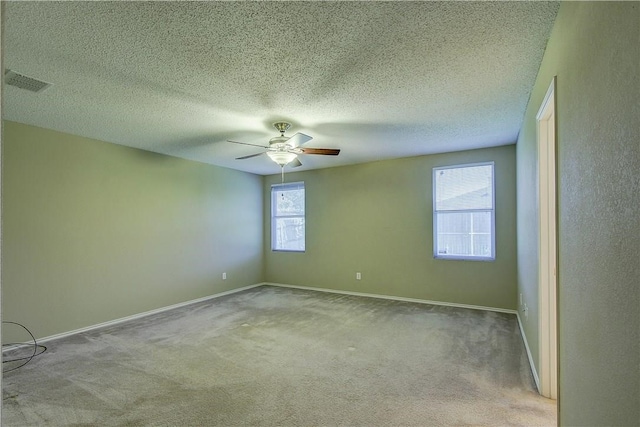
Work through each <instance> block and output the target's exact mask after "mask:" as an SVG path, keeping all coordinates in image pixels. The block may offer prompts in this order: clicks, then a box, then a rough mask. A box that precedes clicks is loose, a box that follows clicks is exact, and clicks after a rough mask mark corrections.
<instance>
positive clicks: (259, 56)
mask: <svg viewBox="0 0 640 427" xmlns="http://www.w3.org/2000/svg"><path fill="white" fill-rule="evenodd" d="M5 7H6V10H5V12H6V19H5V46H4V55H5V67H6V68H9V69H13V70H15V71H17V72H20V73H24V74H26V75H29V76H33V77H36V78H39V79H42V80H45V81H47V82H52V83H54V86H53V87H51V88H49V89H48V90H47V91H46V92H44V93H42V94H32V93H29V92H25V91H22V90H20V89H17V88H14V87H7V88H6V91H5V93H4V94H3V95H4V97H5V100H4V101H5V108H6V110H5V112H4V113H5V116H4V118H5V119H8V120H13V121H17V122H22V123H27V124H31V125H36V126H40V127H45V128H50V129H54V130H59V131H63V132H69V133H72V134H78V135H82V136H86V137H91V138H96V139H100V140H104V141H108V142H114V143H117V144H123V145H128V146H132V147H137V148H141V149H144V150H151V151H156V152H160V153H165V154H170V155H174V156H178V157H183V158H187V159H192V160H197V161H201V162H205V163H210V164H215V165H220V166H225V167H232V168H236V169H240V170H245V171H251V172H254V173H259V174H271V173H275V172H277V171H278V167H277V166H276V165H275V164H273V163H272V162H271V161H269V160H268V158H266V156H259V157H257V158H252V159H249V160H243V161H237V160H234V158H235V157H238V156H243V155H247V154H252V153H254V152H255V150H253V149H252V147H247V146H238V145H233V144H229V143H227V142H225V141H226V140H227V139H236V140H241V141H245V142H251V143H258V144H265V143H266V142H267V141H268V139H269V138H270V137H272V136H276V135H277V132H276V131H275V129H273V128H272V127H271V124H272V123H273V122H274V121H277V120H282V119H284V120H286V121H289V122H291V123H292V124H293V126H292V128H291V130H290V131H289V134H292V133H295V132H298V131H299V132H304V133H307V134H309V135H311V136H313V137H314V140H313V141H311V142H309V143H308V146H309V147H327V148H334V147H336V148H341V149H342V152H341V154H340V156H338V157H325V156H303V157H302V162H303V164H304V166H303V167H302V169H305V168H310V169H311V168H320V167H328V166H335V165H341V164H352V163H360V162H366V161H372V160H378V159H383V158H393V157H404V156H414V155H422V154H430V153H436V152H446V151H456V150H463V149H470V148H480V147H487V146H496V145H504V144H511V143H514V142H515V141H516V139H517V135H518V131H519V129H520V126H521V123H522V119H523V115H524V110H525V107H526V103H527V100H528V97H529V93H530V91H531V88H532V87H533V84H534V82H535V78H536V74H537V71H538V67H539V64H540V61H541V59H542V55H543V52H544V49H545V46H546V41H547V37H548V35H549V33H550V31H551V27H552V25H553V21H554V19H555V15H556V12H557V9H558V3H555V2H554V3H547V2H501V3H493V2H370V3H369V2H241V3H238V2H151V3H148V2H9V3H7V4H6V5H5Z"/></svg>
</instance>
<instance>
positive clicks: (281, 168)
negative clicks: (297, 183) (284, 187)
mask: <svg viewBox="0 0 640 427" xmlns="http://www.w3.org/2000/svg"><path fill="white" fill-rule="evenodd" d="M280 170H281V172H282V183H283V184H284V165H281V166H280Z"/></svg>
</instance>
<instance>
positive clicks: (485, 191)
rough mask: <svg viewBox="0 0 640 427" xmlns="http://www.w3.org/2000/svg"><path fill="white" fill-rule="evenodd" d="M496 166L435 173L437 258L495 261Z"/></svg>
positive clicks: (473, 166)
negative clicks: (494, 171) (494, 173)
mask: <svg viewBox="0 0 640 427" xmlns="http://www.w3.org/2000/svg"><path fill="white" fill-rule="evenodd" d="M493 169H494V163H493V162H490V163H479V164H473V165H458V166H448V167H442V168H434V169H433V235H434V239H433V254H434V257H435V258H444V259H468V260H494V259H495V257H496V256H495V254H496V251H495V208H494V207H495V198H494V187H495V185H494V175H493Z"/></svg>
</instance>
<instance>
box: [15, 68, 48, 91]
mask: <svg viewBox="0 0 640 427" xmlns="http://www.w3.org/2000/svg"><path fill="white" fill-rule="evenodd" d="M4 82H5V83H6V84H8V85H11V86H15V87H19V88H20V89H26V90H30V91H31V92H36V93H38V92H42V91H44V90H45V89H47V88H48V87H49V86H51V83H47V82H43V81H42V80H37V79H34V78H33V77H29V76H25V75H24V74H20V73H16V72H15V71H12V70H9V69H7V70H6V71H5V73H4Z"/></svg>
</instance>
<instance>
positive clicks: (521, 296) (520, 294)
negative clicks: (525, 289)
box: [520, 292, 522, 305]
mask: <svg viewBox="0 0 640 427" xmlns="http://www.w3.org/2000/svg"><path fill="white" fill-rule="evenodd" d="M520 305H522V292H520Z"/></svg>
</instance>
